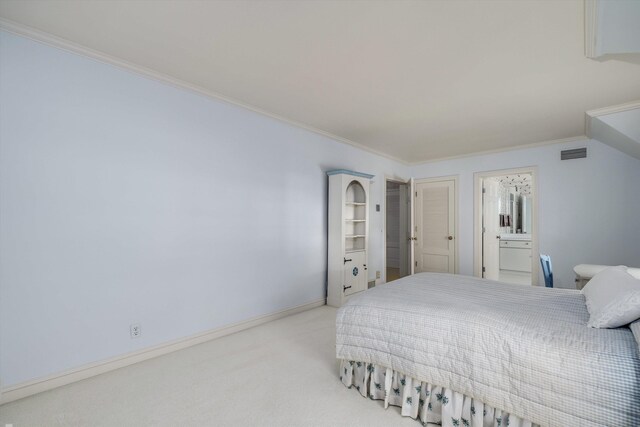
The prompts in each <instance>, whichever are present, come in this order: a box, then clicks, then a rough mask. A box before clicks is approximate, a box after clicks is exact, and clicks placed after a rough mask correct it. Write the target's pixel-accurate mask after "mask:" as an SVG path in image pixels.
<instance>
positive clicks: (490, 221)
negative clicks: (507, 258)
mask: <svg viewBox="0 0 640 427" xmlns="http://www.w3.org/2000/svg"><path fill="white" fill-rule="evenodd" d="M499 203H500V183H499V182H498V181H497V180H496V179H494V178H487V179H484V180H483V182H482V277H484V278H485V279H489V280H498V278H499V275H500V205H499Z"/></svg>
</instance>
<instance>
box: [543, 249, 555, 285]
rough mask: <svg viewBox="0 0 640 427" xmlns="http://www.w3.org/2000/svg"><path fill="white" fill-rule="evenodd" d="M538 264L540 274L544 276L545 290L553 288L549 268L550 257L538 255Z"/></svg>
mask: <svg viewBox="0 0 640 427" xmlns="http://www.w3.org/2000/svg"><path fill="white" fill-rule="evenodd" d="M540 264H542V273H543V274H544V285H545V286H546V287H547V288H553V270H552V268H551V257H550V256H549V255H543V254H540Z"/></svg>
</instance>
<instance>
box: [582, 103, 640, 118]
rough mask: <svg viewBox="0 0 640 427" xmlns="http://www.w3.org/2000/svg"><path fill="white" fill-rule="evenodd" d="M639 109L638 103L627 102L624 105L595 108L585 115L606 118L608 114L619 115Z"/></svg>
mask: <svg viewBox="0 0 640 427" xmlns="http://www.w3.org/2000/svg"><path fill="white" fill-rule="evenodd" d="M638 108H640V101H632V102H627V103H625V104H618V105H612V106H610V107H604V108H597V109H595V110H589V111H587V112H586V113H585V114H586V115H587V117H599V116H606V115H608V114H615V113H621V112H623V111H630V110H636V109H638Z"/></svg>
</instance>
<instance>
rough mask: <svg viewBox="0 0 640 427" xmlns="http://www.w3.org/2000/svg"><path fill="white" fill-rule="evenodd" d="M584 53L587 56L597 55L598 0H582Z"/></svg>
mask: <svg viewBox="0 0 640 427" xmlns="http://www.w3.org/2000/svg"><path fill="white" fill-rule="evenodd" d="M584 54H585V56H586V57H587V58H597V57H598V56H599V55H598V0H584Z"/></svg>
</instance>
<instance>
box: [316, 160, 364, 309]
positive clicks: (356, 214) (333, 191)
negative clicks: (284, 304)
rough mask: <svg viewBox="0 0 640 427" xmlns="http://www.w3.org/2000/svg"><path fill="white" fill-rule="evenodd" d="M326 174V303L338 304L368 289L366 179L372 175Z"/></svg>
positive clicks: (342, 172)
mask: <svg viewBox="0 0 640 427" xmlns="http://www.w3.org/2000/svg"><path fill="white" fill-rule="evenodd" d="M327 174H328V175H329V209H328V214H329V218H328V223H329V248H328V263H327V264H328V274H327V276H328V292H327V293H328V295H327V304H329V305H332V306H335V307H340V306H341V305H342V304H344V302H345V301H346V298H347V297H349V296H350V295H353V294H356V293H358V292H361V291H364V290H366V289H367V282H368V273H369V270H368V267H367V248H368V241H369V209H370V203H369V180H370V179H371V178H372V177H373V175H366V174H362V173H359V172H353V171H344V170H340V171H331V172H328V173H327Z"/></svg>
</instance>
